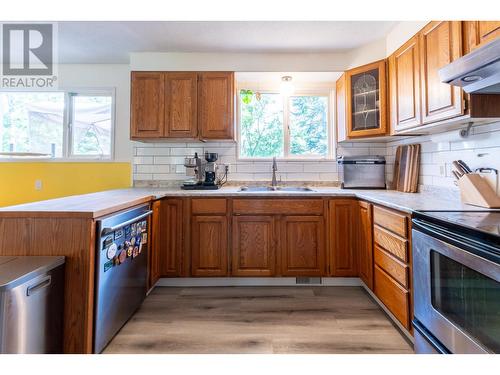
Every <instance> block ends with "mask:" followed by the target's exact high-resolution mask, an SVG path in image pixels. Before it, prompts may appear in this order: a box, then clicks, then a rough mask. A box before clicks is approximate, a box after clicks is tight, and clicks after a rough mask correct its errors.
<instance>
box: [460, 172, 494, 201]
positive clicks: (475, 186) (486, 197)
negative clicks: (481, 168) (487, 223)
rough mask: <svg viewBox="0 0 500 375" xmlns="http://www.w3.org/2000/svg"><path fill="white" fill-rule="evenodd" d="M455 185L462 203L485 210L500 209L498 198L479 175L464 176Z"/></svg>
mask: <svg viewBox="0 0 500 375" xmlns="http://www.w3.org/2000/svg"><path fill="white" fill-rule="evenodd" d="M457 183H458V187H459V189H460V196H461V198H462V202H463V203H465V204H470V205H472V206H479V207H485V208H500V197H498V195H497V194H496V193H495V191H494V190H493V189H492V188H491V186H490V185H489V184H488V182H487V181H486V180H485V179H484V178H483V177H481V176H480V175H479V174H477V173H468V174H464V175H463V176H462V177H460V179H459V180H458V182H457Z"/></svg>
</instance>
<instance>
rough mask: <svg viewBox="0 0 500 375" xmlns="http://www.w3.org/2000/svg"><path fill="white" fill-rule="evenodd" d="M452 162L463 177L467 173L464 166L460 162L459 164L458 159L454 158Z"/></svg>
mask: <svg viewBox="0 0 500 375" xmlns="http://www.w3.org/2000/svg"><path fill="white" fill-rule="evenodd" d="M451 164H452V165H453V166H454V167H455V169H456V171H457V172H458V174H459V175H460V177H462V176H463V175H464V174H465V173H466V172H465V170H464V169H463V168H462V166H461V165H460V164H458V162H457V161H456V160H453V161H452V162H451Z"/></svg>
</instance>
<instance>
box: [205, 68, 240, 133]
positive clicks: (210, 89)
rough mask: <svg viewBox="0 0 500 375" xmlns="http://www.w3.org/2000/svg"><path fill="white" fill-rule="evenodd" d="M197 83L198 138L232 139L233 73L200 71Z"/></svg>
mask: <svg viewBox="0 0 500 375" xmlns="http://www.w3.org/2000/svg"><path fill="white" fill-rule="evenodd" d="M198 85H199V86H198V126H199V129H200V138H201V139H233V137H234V124H233V121H234V95H235V93H234V73H233V72H202V73H199V82H198Z"/></svg>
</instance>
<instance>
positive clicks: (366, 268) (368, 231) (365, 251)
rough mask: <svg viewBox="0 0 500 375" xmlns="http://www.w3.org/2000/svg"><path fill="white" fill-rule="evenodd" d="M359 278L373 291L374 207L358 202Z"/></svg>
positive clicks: (357, 244)
mask: <svg viewBox="0 0 500 375" xmlns="http://www.w3.org/2000/svg"><path fill="white" fill-rule="evenodd" d="M355 237H356V240H357V243H356V246H357V250H358V251H357V255H358V271H359V277H360V278H361V280H363V282H364V283H365V284H366V286H367V287H368V288H370V289H371V290H373V225H372V205H371V204H370V203H367V202H364V201H360V202H358V221H357V235H356V236H355Z"/></svg>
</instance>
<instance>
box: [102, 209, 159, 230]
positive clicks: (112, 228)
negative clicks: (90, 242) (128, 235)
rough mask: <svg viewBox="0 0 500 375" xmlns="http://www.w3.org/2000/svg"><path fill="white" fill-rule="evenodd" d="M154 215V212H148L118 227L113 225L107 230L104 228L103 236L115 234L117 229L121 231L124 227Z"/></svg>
mask: <svg viewBox="0 0 500 375" xmlns="http://www.w3.org/2000/svg"><path fill="white" fill-rule="evenodd" d="M152 213H153V211H151V210H149V211H146V212H145V213H143V214H141V215H138V216H135V217H133V218H132V219H130V220H127V221H123V222H121V223H119V224H116V225H113V226H112V227H106V228H103V229H102V235H106V234H108V233H111V232H114V231H115V230H117V229H120V228H123V227H124V226H126V225H129V224H132V223H135V222H136V221H139V220H141V219H144V218H145V217H148V216H150V215H151V214H152Z"/></svg>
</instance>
